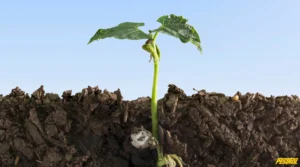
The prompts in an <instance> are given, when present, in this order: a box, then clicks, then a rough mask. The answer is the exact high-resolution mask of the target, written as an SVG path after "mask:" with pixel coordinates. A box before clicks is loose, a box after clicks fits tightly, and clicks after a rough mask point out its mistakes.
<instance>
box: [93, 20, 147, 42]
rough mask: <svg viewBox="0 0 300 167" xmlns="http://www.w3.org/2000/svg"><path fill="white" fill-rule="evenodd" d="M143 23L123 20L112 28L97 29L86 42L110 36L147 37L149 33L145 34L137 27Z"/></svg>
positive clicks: (120, 37) (136, 38)
mask: <svg viewBox="0 0 300 167" xmlns="http://www.w3.org/2000/svg"><path fill="white" fill-rule="evenodd" d="M144 25H145V24H144V23H134V22H124V23H121V24H119V25H117V26H115V27H112V28H107V29H99V30H98V31H97V32H96V33H95V35H94V36H93V37H92V38H91V39H90V41H89V43H88V44H90V43H92V42H94V41H96V40H99V39H104V38H112V37H113V38H116V39H129V40H140V39H149V38H150V36H149V34H146V33H144V32H143V31H142V30H140V29H139V27H140V26H144Z"/></svg>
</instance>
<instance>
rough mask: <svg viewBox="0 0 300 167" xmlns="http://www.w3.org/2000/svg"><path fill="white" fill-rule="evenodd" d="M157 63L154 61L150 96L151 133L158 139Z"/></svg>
mask: <svg viewBox="0 0 300 167" xmlns="http://www.w3.org/2000/svg"><path fill="white" fill-rule="evenodd" d="M158 70H159V63H158V62H156V61H154V76H153V86H152V98H151V117H152V135H153V136H154V137H155V138H156V139H157V140H158V141H159V139H158V113H157V86H158Z"/></svg>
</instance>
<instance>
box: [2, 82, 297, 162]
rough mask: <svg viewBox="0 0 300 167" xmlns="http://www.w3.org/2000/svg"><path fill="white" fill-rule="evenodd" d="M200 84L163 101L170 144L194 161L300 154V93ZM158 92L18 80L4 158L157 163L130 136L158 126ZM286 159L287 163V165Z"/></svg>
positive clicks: (9, 106) (5, 110)
mask: <svg viewBox="0 0 300 167" xmlns="http://www.w3.org/2000/svg"><path fill="white" fill-rule="evenodd" d="M237 96H238V97H239V99H238V100H237V99H235V98H231V97H227V96H225V95H224V94H220V93H207V92H205V91H204V90H202V91H198V92H197V93H196V94H194V95H192V96H186V95H185V94H184V92H183V91H182V90H181V89H179V88H177V87H176V86H175V85H169V90H168V93H167V94H166V95H165V97H164V98H163V99H161V100H160V101H159V111H160V113H159V115H160V125H161V127H162V128H163V133H162V134H163V135H164V140H163V141H161V142H164V151H165V152H166V153H175V154H178V155H180V156H181V157H182V158H183V160H184V162H185V163H186V166H190V167H252V166H253V167H256V166H276V165H275V161H276V159H277V158H278V157H298V158H299V157H300V128H299V123H300V100H299V98H298V97H297V96H292V97H288V96H283V97H264V96H262V95H260V94H258V93H257V94H250V93H247V94H245V95H241V94H240V93H239V92H238V93H237ZM150 113H151V112H150V98H149V97H144V98H138V99H137V100H134V101H124V100H122V95H121V92H120V90H117V91H115V92H108V91H107V90H104V91H103V92H102V91H101V90H99V89H98V87H94V88H92V87H88V88H86V89H83V91H82V93H77V94H76V95H74V96H71V91H66V92H64V94H63V96H62V98H60V97H59V96H58V95H57V94H45V91H44V89H43V86H41V88H39V89H38V90H37V91H35V92H34V93H33V94H32V95H31V96H29V95H28V94H25V93H24V92H23V91H22V90H20V89H19V88H18V87H17V88H15V89H13V90H12V92H11V94H10V95H7V96H5V97H2V96H0V141H1V142H0V158H1V160H0V164H1V165H0V166H1V167H6V166H9V167H11V166H23V167H50V166H52V167H56V166H59V167H64V166H67V167H81V166H84V167H134V166H136V167H147V166H149V167H151V166H154V164H155V161H156V152H155V151H154V150H150V149H145V150H137V149H135V148H134V147H133V146H132V145H131V143H130V132H131V130H132V129H133V128H134V127H140V126H142V125H143V126H144V127H145V128H146V129H148V130H150V131H151V114H150ZM281 166H284V165H281Z"/></svg>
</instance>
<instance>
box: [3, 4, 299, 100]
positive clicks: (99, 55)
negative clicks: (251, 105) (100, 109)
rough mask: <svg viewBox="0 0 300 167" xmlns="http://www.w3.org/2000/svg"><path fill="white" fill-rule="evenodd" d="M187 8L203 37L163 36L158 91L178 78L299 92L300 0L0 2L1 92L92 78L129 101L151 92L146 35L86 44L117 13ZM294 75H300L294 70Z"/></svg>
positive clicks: (151, 14)
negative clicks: (197, 41)
mask: <svg viewBox="0 0 300 167" xmlns="http://www.w3.org/2000/svg"><path fill="white" fill-rule="evenodd" d="M170 2H172V3H170ZM172 13H174V14H176V15H182V16H184V17H185V18H187V19H188V20H189V22H188V23H189V24H191V25H193V26H194V27H195V28H196V30H197V31H198V33H199V34H200V38H201V41H202V47H203V53H204V54H203V55H200V53H199V52H198V50H197V49H196V47H194V46H193V45H192V44H182V43H181V42H180V41H179V40H178V39H175V38H173V37H169V36H167V35H163V34H161V35H159V36H158V39H157V43H158V45H159V46H160V49H161V54H162V55H161V62H160V73H159V98H162V97H163V96H164V94H165V93H166V92H167V89H168V84H175V85H177V86H179V87H180V88H182V89H183V90H184V91H185V92H186V93H187V94H188V95H191V94H193V93H195V92H194V91H193V88H196V89H206V90H207V91H209V92H213V91H214V92H222V93H225V94H226V95H233V94H235V93H236V92H237V91H241V92H242V93H246V92H252V93H256V92H260V93H262V94H264V95H266V96H269V95H276V96H277V95H291V94H297V95H299V94H300V77H299V65H300V56H299V50H298V49H299V44H300V40H299V38H300V22H299V16H300V1H297V0H288V1H283V0H263V1H261V0H260V1H259V0H251V1H239V0H227V1H216V0H210V1H200V0H198V1H196V0H194V1H191V0H185V1H180V0H173V1H158V0H152V1H149V4H147V1H138V0H131V1H103V2H101V1H99V0H93V1H70V0H65V1H58V0H52V1H33V0H27V1H18V2H17V1H1V2H0V20H1V23H0V57H1V59H0V77H1V79H0V94H4V95H6V94H8V93H10V91H11V89H12V88H14V87H16V86H19V87H20V88H21V89H23V90H24V91H26V92H27V93H30V94H31V93H32V92H33V91H34V90H36V89H37V88H38V87H39V86H40V85H42V84H43V85H44V86H45V90H46V92H48V93H52V92H53V93H58V94H59V95H61V94H62V92H63V91H64V90H69V89H72V90H73V94H74V93H76V92H80V91H81V90H82V88H85V87H87V86H88V85H91V86H95V85H98V86H99V88H100V89H102V90H103V89H108V90H109V91H114V90H116V89H118V88H120V89H121V92H122V94H123V96H124V99H126V100H132V99H136V98H138V97H141V96H150V95H151V88H152V77H153V63H148V60H149V54H148V53H146V52H145V51H143V50H142V49H141V46H142V44H143V43H144V42H145V41H143V40H141V41H129V40H116V39H106V40H102V41H97V42H95V43H92V44H90V45H87V42H88V41H89V39H90V37H91V36H93V35H94V33H95V32H96V31H97V30H98V29H99V28H108V27H112V26H116V25H117V24H119V23H121V22H126V21H132V22H145V24H146V25H145V26H144V27H142V29H143V30H145V31H148V30H149V29H155V28H157V27H158V26H159V23H157V22H156V20H157V18H158V17H160V16H162V15H166V14H172ZM297 74H298V75H297Z"/></svg>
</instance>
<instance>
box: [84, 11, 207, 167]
mask: <svg viewBox="0 0 300 167" xmlns="http://www.w3.org/2000/svg"><path fill="white" fill-rule="evenodd" d="M157 21H158V22H159V23H161V26H160V27H159V28H157V29H154V30H149V33H145V32H143V31H142V30H140V29H139V27H140V26H144V23H138V22H124V23H121V24H119V25H117V26H115V27H112V28H107V29H99V30H98V31H97V32H96V33H95V35H94V36H93V37H92V38H91V39H90V41H89V43H88V44H90V43H92V42H94V41H96V40H99V39H105V38H116V39H129V40H146V43H145V44H144V45H143V46H142V48H143V49H144V50H145V51H147V52H149V53H150V61H151V60H152V59H153V62H154V76H153V87H152V98H151V117H152V135H153V137H154V139H155V140H156V141H159V134H158V112H157V86H158V71H159V61H160V50H159V48H158V46H157V44H156V38H157V35H158V33H163V34H167V35H170V36H173V37H175V38H178V39H179V40H180V41H181V42H182V43H188V42H191V43H192V44H194V45H195V46H196V47H197V49H198V50H199V51H200V53H202V47H201V42H200V37H199V35H198V33H197V31H196V30H195V29H194V27H193V26H191V25H188V24H187V21H188V20H187V19H185V18H183V17H182V16H176V15H174V14H171V15H170V16H168V15H164V16H161V17H160V18H158V20H157ZM153 33H154V35H153ZM138 134H139V135H140V134H142V133H138ZM147 139H148V137H147ZM152 143H153V142H152ZM156 148H157V152H158V161H157V166H158V167H162V166H164V165H167V166H169V167H175V166H176V161H177V163H178V165H179V166H182V160H181V158H180V157H178V156H177V155H175V154H169V155H163V151H162V146H160V145H159V143H158V144H157V146H156Z"/></svg>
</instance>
